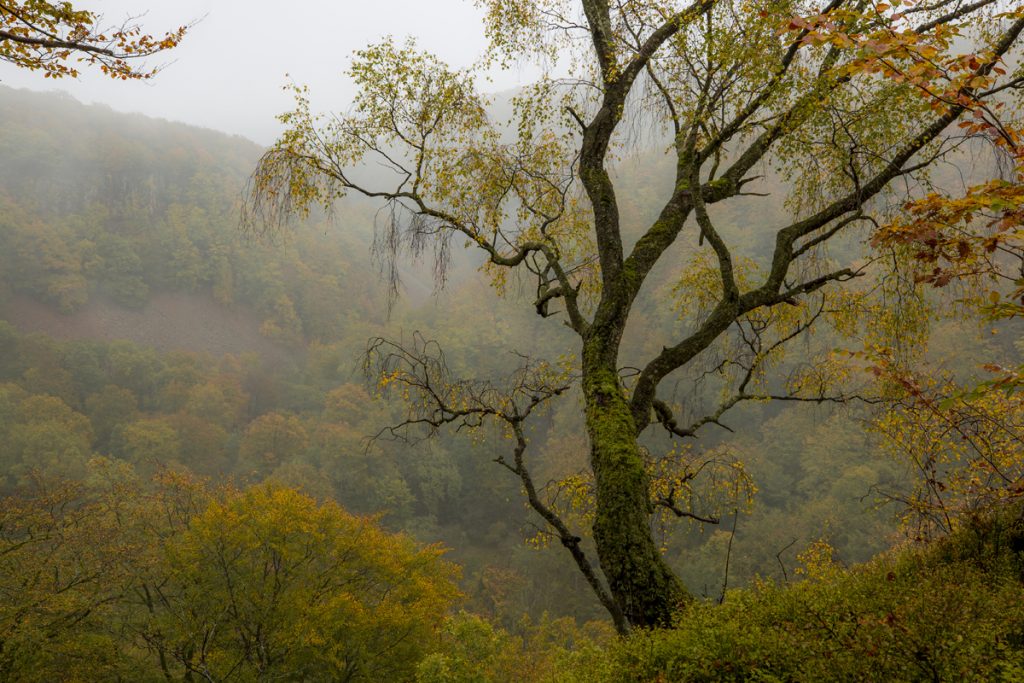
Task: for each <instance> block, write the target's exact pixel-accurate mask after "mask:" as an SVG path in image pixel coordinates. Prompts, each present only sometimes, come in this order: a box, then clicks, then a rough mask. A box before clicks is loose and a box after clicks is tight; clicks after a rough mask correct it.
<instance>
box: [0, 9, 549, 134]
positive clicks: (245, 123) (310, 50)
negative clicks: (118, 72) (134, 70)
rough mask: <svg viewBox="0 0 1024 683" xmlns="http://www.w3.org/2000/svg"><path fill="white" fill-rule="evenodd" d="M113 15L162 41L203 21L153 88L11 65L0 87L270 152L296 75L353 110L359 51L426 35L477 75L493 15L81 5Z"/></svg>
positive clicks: (317, 93) (320, 101)
mask: <svg viewBox="0 0 1024 683" xmlns="http://www.w3.org/2000/svg"><path fill="white" fill-rule="evenodd" d="M75 4H76V5H80V6H81V7H82V8H87V9H91V10H94V11H96V12H99V13H101V14H103V16H104V21H103V22H102V23H103V26H104V27H106V26H107V25H112V24H120V23H122V21H123V20H124V19H125V18H126V17H128V16H135V15H139V14H141V13H145V16H143V17H141V19H140V20H139V23H141V24H142V26H143V27H144V28H145V30H146V32H147V33H151V34H159V33H163V32H164V31H165V30H167V29H173V28H175V27H177V26H179V25H181V24H184V23H188V22H189V21H192V20H194V19H198V18H202V21H201V22H200V23H199V24H198V25H197V26H196V27H195V28H193V29H192V31H191V32H190V34H189V35H188V36H187V37H186V38H185V41H184V42H183V44H182V45H181V46H179V47H178V48H176V49H175V50H173V51H171V52H169V53H164V54H161V55H157V56H155V57H153V58H151V60H150V62H149V64H150V65H160V64H167V66H166V69H165V70H164V71H162V72H161V73H160V74H158V75H157V77H156V78H155V79H154V80H152V81H149V82H129V83H125V82H120V81H118V82H114V81H111V80H110V79H105V78H103V77H102V76H100V75H94V74H91V73H90V74H87V75H83V76H82V77H81V78H79V79H78V80H71V79H63V80H61V81H50V80H44V79H43V78H42V76H41V74H39V73H31V72H28V71H24V70H19V69H16V68H15V67H13V66H11V65H9V64H6V63H0V83H2V84H4V85H8V86H12V87H18V88H30V89H33V90H55V89H60V90H66V91H67V92H69V93H71V94H72V95H73V96H74V97H75V98H77V99H78V100H81V101H83V102H90V103H91V102H100V103H104V104H107V105H109V106H110V107H112V108H114V109H116V110H119V111H128V112H140V113H143V114H146V115H148V116H154V117H159V118H165V119H171V120H175V121H184V122H186V123H190V124H194V125H199V126H204V127H207V128H215V129H217V130H222V131H225V132H228V133H235V134H239V135H244V136H246V137H249V138H252V139H253V140H256V141H257V142H260V143H263V144H269V143H270V142H272V141H273V139H274V137H275V136H276V134H277V132H278V130H279V125H278V124H277V121H276V120H275V119H274V117H275V115H277V114H279V113H281V112H283V111H286V110H288V109H290V107H291V97H290V96H289V95H288V94H286V93H284V92H283V91H282V90H281V86H282V85H284V84H285V83H286V82H287V78H286V74H288V75H290V77H291V79H292V80H294V81H295V82H297V83H304V84H307V85H309V86H310V88H311V90H312V96H313V97H312V99H313V104H314V106H315V107H317V108H323V109H334V110H343V109H345V108H346V106H347V105H348V103H349V102H350V101H351V99H352V96H353V94H354V89H353V87H352V85H351V83H349V82H348V81H347V79H346V78H345V77H344V76H343V74H342V72H343V71H344V70H345V69H346V67H347V66H348V64H349V60H350V59H351V55H352V52H353V51H354V50H356V49H359V48H361V47H363V46H365V45H367V44H369V43H372V42H375V41H378V40H379V39H380V38H382V37H383V36H385V35H388V34H391V35H394V36H396V37H398V38H404V37H405V36H408V35H412V36H416V38H417V39H418V42H419V45H420V46H421V47H422V48H425V49H427V50H430V51H432V52H434V53H436V54H438V55H440V56H441V58H442V59H444V60H445V61H447V62H448V63H449V64H452V65H454V66H469V65H470V64H471V63H473V62H474V61H475V60H476V59H477V58H478V57H479V56H480V55H481V54H482V53H483V52H484V50H485V49H486V42H485V39H484V35H483V27H482V23H481V17H482V14H481V12H480V10H478V9H477V8H476V7H475V6H474V4H473V2H472V0H418V1H417V0H291V2H281V0H174V1H173V2H169V1H167V0H159V1H158V0H79V1H78V2H76V3H75ZM492 78H493V82H492V83H491V84H489V85H488V87H487V88H486V89H487V90H492V91H501V90H507V89H509V88H513V87H515V86H516V85H519V84H520V83H521V82H524V81H526V80H529V78H528V74H527V73H525V72H521V71H512V72H505V73H495V74H493V75H492Z"/></svg>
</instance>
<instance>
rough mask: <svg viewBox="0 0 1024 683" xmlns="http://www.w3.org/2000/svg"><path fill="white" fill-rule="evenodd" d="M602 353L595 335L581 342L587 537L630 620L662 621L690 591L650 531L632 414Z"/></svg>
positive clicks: (645, 623)
mask: <svg viewBox="0 0 1024 683" xmlns="http://www.w3.org/2000/svg"><path fill="white" fill-rule="evenodd" d="M603 355H604V354H602V353H600V348H599V345H598V344H595V343H591V344H588V345H587V348H585V350H584V366H583V367H584V377H583V390H584V393H585V396H586V418H587V432H588V434H589V436H590V457H591V465H592V467H593V470H594V477H595V480H596V483H597V512H596V517H595V519H594V529H593V531H594V541H595V543H596V545H597V553H598V557H599V559H600V562H601V569H602V570H603V572H604V575H605V578H606V579H607V580H608V586H609V589H610V591H611V593H612V595H613V596H614V597H615V600H616V601H617V602H618V603H619V605H620V607H621V608H622V611H623V613H624V614H625V616H626V618H627V619H628V620H629V623H630V624H631V625H633V626H636V627H657V626H668V625H670V623H671V620H672V614H673V612H674V611H675V610H676V609H677V608H678V607H679V605H680V604H681V603H683V602H684V601H686V600H688V599H689V593H688V592H687V590H686V588H685V587H684V586H683V584H682V582H680V581H679V579H678V578H677V577H676V576H675V574H673V572H672V570H671V569H670V568H669V567H668V565H667V564H666V563H665V561H664V559H662V557H661V553H660V552H659V551H658V548H657V545H656V544H655V542H654V538H653V536H652V534H651V523H650V515H651V509H650V497H649V491H648V482H647V474H646V472H645V469H644V459H643V456H642V453H641V450H640V446H639V444H638V443H637V440H636V429H635V424H634V422H633V416H632V413H631V412H630V408H629V403H628V401H626V397H625V395H624V393H623V390H622V387H621V385H620V384H619V380H618V375H617V373H616V371H615V368H614V367H608V366H607V364H606V363H603V362H602V361H601V360H600V358H601V356H603Z"/></svg>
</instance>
